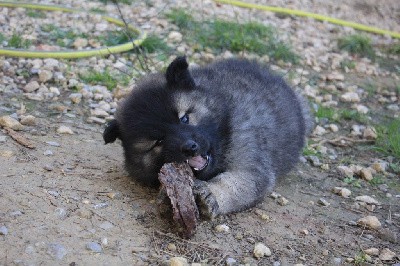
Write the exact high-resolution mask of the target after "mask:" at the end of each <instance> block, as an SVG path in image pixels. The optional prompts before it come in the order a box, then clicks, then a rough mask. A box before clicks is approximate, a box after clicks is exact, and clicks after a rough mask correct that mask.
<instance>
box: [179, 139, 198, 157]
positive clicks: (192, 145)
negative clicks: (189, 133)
mask: <svg viewBox="0 0 400 266" xmlns="http://www.w3.org/2000/svg"><path fill="white" fill-rule="evenodd" d="M181 151H182V153H183V154H184V155H185V156H188V157H193V156H195V155H196V153H197V152H198V151H199V144H197V143H196V142H195V141H194V140H191V139H190V140H188V141H186V142H185V143H184V144H183V145H182V147H181Z"/></svg>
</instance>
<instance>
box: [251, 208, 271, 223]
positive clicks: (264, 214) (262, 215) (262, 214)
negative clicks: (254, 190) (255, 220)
mask: <svg viewBox="0 0 400 266" xmlns="http://www.w3.org/2000/svg"><path fill="white" fill-rule="evenodd" d="M254 212H255V213H256V214H257V215H258V216H259V217H260V218H261V219H262V220H270V217H269V215H268V214H267V212H266V211H264V210H261V209H256V210H255V211H254Z"/></svg>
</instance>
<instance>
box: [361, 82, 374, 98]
mask: <svg viewBox="0 0 400 266" xmlns="http://www.w3.org/2000/svg"><path fill="white" fill-rule="evenodd" d="M363 87H364V90H365V91H366V92H367V93H368V96H369V97H371V96H372V95H373V94H375V93H376V87H375V85H374V84H372V83H370V82H368V83H366V84H364V86H363Z"/></svg>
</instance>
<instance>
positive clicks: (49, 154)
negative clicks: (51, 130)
mask: <svg viewBox="0 0 400 266" xmlns="http://www.w3.org/2000/svg"><path fill="white" fill-rule="evenodd" d="M43 155H45V156H51V155H53V152H52V151H51V150H45V151H44V152H43Z"/></svg>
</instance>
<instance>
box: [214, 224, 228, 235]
mask: <svg viewBox="0 0 400 266" xmlns="http://www.w3.org/2000/svg"><path fill="white" fill-rule="evenodd" d="M229 229H230V228H229V226H227V225H226V224H219V225H217V226H216V227H215V231H217V232H218V233H229Z"/></svg>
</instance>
